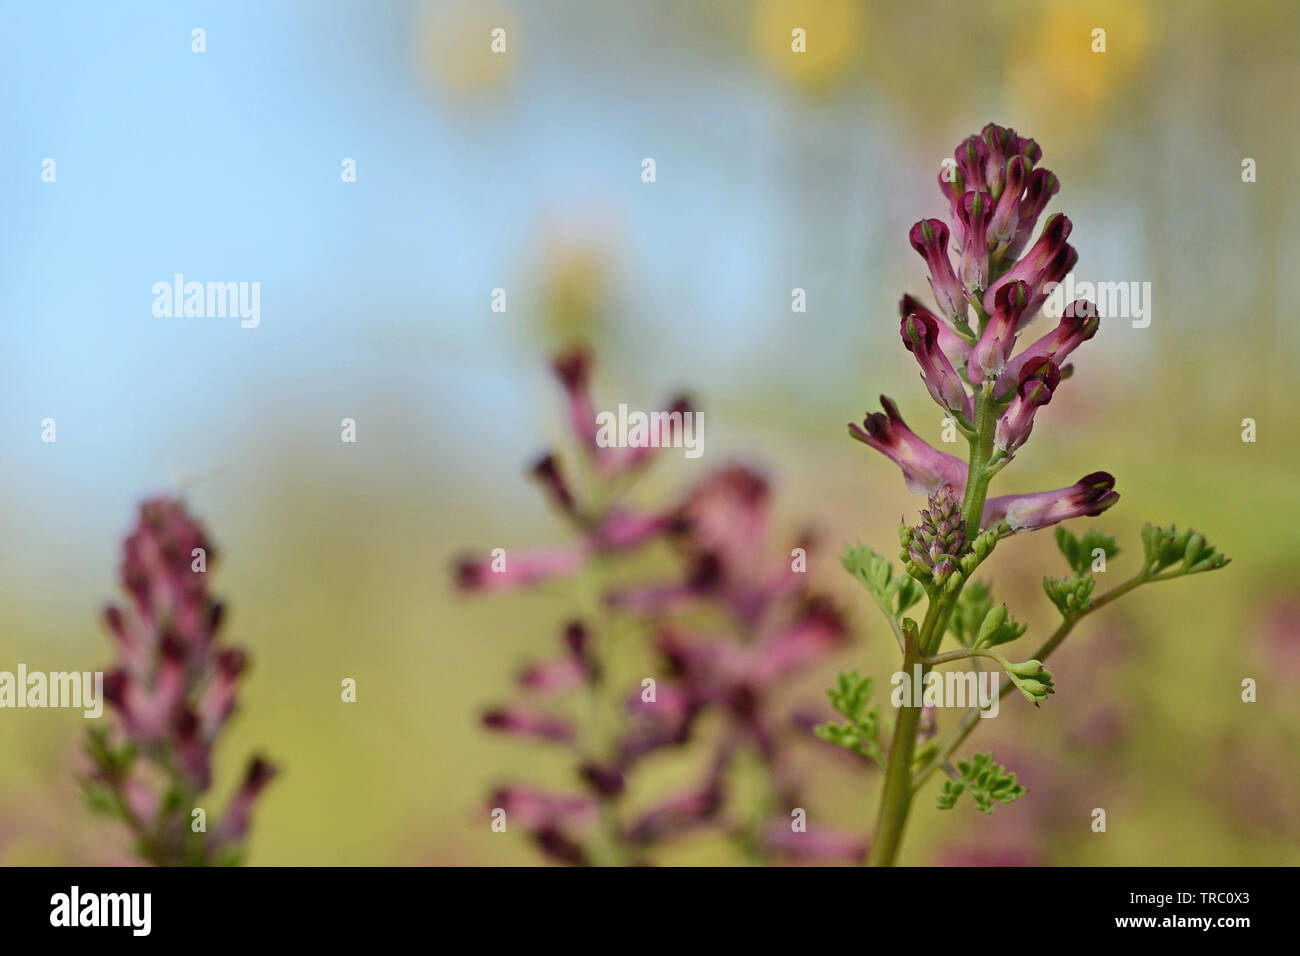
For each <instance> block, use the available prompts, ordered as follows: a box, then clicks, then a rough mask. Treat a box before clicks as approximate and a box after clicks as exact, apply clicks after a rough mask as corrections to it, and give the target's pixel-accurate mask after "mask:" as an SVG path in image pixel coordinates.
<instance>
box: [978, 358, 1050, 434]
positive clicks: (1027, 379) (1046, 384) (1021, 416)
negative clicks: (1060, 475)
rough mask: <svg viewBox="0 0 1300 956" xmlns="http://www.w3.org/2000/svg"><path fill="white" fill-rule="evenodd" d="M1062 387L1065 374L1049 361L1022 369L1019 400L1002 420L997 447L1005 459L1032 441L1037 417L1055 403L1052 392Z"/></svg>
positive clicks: (1027, 365)
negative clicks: (1042, 409) (1039, 410)
mask: <svg viewBox="0 0 1300 956" xmlns="http://www.w3.org/2000/svg"><path fill="white" fill-rule="evenodd" d="M1060 383H1061V371H1060V369H1058V368H1057V367H1056V363H1055V362H1053V361H1052V360H1051V359H1048V358H1040V359H1034V360H1032V361H1031V362H1028V363H1027V364H1025V365H1024V366H1023V367H1022V368H1021V369H1020V384H1019V386H1018V387H1017V389H1016V397H1015V398H1013V399H1012V400H1011V404H1010V406H1008V407H1007V410H1006V411H1005V412H1004V413H1003V415H1002V417H1001V418H1000V419H998V426H997V431H996V432H995V433H994V439H993V444H994V445H995V446H996V447H997V448H998V450H999V451H1001V452H1002V453H1003V454H1004V455H1007V456H1010V455H1012V454H1013V453H1014V452H1015V451H1016V449H1017V448H1019V447H1020V446H1021V445H1023V444H1024V443H1025V442H1027V441H1028V440H1029V433H1030V432H1031V431H1032V430H1033V428H1034V414H1035V413H1036V412H1037V411H1038V409H1039V408H1041V407H1042V406H1044V405H1046V404H1047V403H1048V402H1050V401H1051V400H1052V392H1053V391H1055V390H1056V387H1057V386H1058V385H1059V384H1060Z"/></svg>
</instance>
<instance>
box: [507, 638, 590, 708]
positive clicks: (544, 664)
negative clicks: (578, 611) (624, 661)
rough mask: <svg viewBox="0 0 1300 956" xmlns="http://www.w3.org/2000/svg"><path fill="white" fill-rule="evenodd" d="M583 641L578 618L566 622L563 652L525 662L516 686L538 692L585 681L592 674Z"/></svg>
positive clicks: (572, 687)
mask: <svg viewBox="0 0 1300 956" xmlns="http://www.w3.org/2000/svg"><path fill="white" fill-rule="evenodd" d="M587 641H588V636H587V629H586V627H584V626H583V624H582V622H581V621H572V622H570V623H569V624H568V626H566V627H565V629H564V646H565V651H566V653H565V654H564V656H562V657H559V658H556V659H555V660H549V661H540V662H537V663H533V664H530V665H528V667H527V669H526V670H524V672H523V673H522V674H520V675H519V686H520V687H523V688H524V689H525V690H531V691H536V692H538V693H541V694H555V693H559V692H561V691H566V690H573V689H574V688H576V687H581V686H582V685H583V684H586V683H587V682H588V681H590V680H591V679H592V678H593V677H594V676H595V666H594V664H593V662H592V659H591V655H590V653H589V651H588V648H587Z"/></svg>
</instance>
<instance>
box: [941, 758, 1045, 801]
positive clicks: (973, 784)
mask: <svg viewBox="0 0 1300 956" xmlns="http://www.w3.org/2000/svg"><path fill="white" fill-rule="evenodd" d="M957 773H958V778H959V779H957V780H945V781H944V783H943V789H942V790H941V791H940V793H939V801H938V802H939V809H940V810H951V809H952V808H953V806H955V805H956V803H957V798H958V797H960V796H961V795H962V794H963V793H966V792H969V793H970V795H971V798H972V799H973V800H974V801H975V806H976V807H977V808H978V809H979V810H980V811H981V812H983V813H992V812H993V803H994V801H996V802H998V803H1011V802H1012V801H1014V800H1018V799H1020V798H1021V797H1023V796H1024V795H1025V793H1026V791H1025V788H1024V787H1022V786H1021V785H1020V784H1019V783H1018V782H1017V780H1016V775H1015V774H1014V773H1010V772H1008V770H1007V768H1006V767H1004V766H1002V764H1000V763H994V761H993V754H992V753H977V754H975V756H974V757H972V758H971V759H970V760H962V761H960V762H959V763H958V764H957Z"/></svg>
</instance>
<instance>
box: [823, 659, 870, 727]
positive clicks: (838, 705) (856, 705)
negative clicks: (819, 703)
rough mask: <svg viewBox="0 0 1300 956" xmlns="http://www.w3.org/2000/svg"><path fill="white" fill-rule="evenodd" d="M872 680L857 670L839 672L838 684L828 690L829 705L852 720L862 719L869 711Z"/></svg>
mask: <svg viewBox="0 0 1300 956" xmlns="http://www.w3.org/2000/svg"><path fill="white" fill-rule="evenodd" d="M872 684H873V681H872V680H871V678H870V677H862V676H860V675H859V674H858V672H857V671H848V672H846V673H841V674H840V675H839V679H838V686H837V687H835V688H832V689H831V690H828V691H827V692H826V696H827V697H829V698H830V701H831V706H832V707H834V708H835V709H836V710H837V711H839V712H840V713H841V714H843V715H844V716H845V717H847V718H848V719H849V720H852V721H861V720H863V719H864V718H865V717H866V716H867V713H868V711H869V701H870V700H871V690H872Z"/></svg>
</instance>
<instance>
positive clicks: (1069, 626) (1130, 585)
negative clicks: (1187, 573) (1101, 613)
mask: <svg viewBox="0 0 1300 956" xmlns="http://www.w3.org/2000/svg"><path fill="white" fill-rule="evenodd" d="M1158 580H1161V579H1160V578H1152V577H1148V575H1147V569H1146V568H1143V569H1142V570H1141V571H1140V572H1138V573H1137V574H1136V575H1134V576H1133V577H1131V578H1129V579H1128V580H1127V581H1125V582H1124V583H1123V584H1119V585H1116V586H1115V587H1113V588H1111V590H1109V591H1107V592H1106V593H1105V594H1103V595H1102V596H1101V597H1099V598H1097V599H1096V600H1094V601H1093V602H1092V603H1091V604H1089V605H1088V607H1087V608H1086V609H1085V610H1083V611H1079V612H1077V613H1075V614H1072V615H1071V616H1070V617H1067V618H1066V619H1065V620H1063V621H1062V622H1061V623H1060V626H1059V627H1057V629H1056V630H1055V631H1053V632H1052V634H1051V636H1050V637H1048V638H1047V640H1045V641H1044V642H1043V643H1042V646H1040V647H1039V648H1038V650H1037V651H1035V652H1034V654H1033V659H1034V660H1039V661H1042V660H1046V659H1047V657H1048V656H1049V655H1050V654H1051V653H1052V652H1053V651H1054V650H1056V649H1057V648H1058V647H1060V646H1061V642H1062V641H1064V640H1065V639H1066V637H1068V636H1069V634H1070V632H1071V631H1072V630H1074V626H1075V625H1076V624H1078V623H1079V622H1080V621H1081V620H1083V619H1084V618H1085V617H1087V616H1088V615H1089V614H1091V613H1092V612H1093V611H1096V610H1099V609H1101V608H1103V607H1105V606H1106V605H1107V604H1109V603H1111V602H1112V601H1115V600H1118V599H1119V598H1121V597H1123V596H1124V595H1125V594H1128V593H1129V592H1130V591H1132V590H1133V589H1134V588H1136V587H1139V586H1140V585H1142V584H1145V583H1146V582H1148V581H1158ZM1014 687H1015V685H1014V684H1007V685H1006V686H1005V687H1003V688H1002V693H1001V695H1000V696H1002V697H1005V696H1007V694H1009V693H1011V691H1012V690H1013V689H1014ZM979 716H980V709H979V708H978V707H972V708H971V709H970V710H968V711H966V713H965V715H964V716H963V717H962V719H961V722H960V723H959V724H958V725H957V726H956V727H955V728H954V729H953V732H952V733H951V734H949V735H948V738H947V739H946V740H945V741H944V742H943V743H942V744H941V745H940V747H939V752H938V753H936V754H935V755H934V757H933V759H931V760H930V762H929V763H927V764H926V765H925V766H924V767H922V768H921V769H920V770H918V771H917V772H916V775H915V777H914V778H913V780H912V788H913V790H915V789H916V788H918V787H920V786H921V785H922V784H924V783H925V781H926V780H928V779H929V778H930V776H931V775H932V774H933V773H934V772H935V771H936V770H939V769H940V768H941V767H943V765H944V762H945V761H947V760H948V759H949V758H950V757H951V756H952V754H953V751H955V750H956V749H957V748H958V747H960V746H961V745H962V743H963V742H964V741H965V740H966V738H967V737H969V736H970V734H971V731H972V730H974V729H975V725H976V724H978V723H979Z"/></svg>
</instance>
